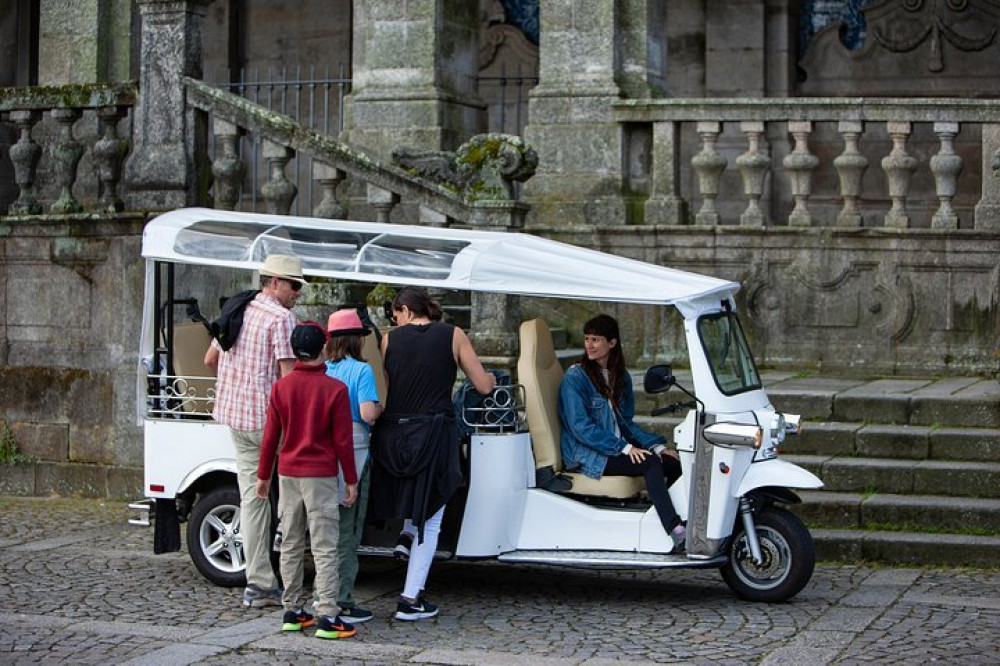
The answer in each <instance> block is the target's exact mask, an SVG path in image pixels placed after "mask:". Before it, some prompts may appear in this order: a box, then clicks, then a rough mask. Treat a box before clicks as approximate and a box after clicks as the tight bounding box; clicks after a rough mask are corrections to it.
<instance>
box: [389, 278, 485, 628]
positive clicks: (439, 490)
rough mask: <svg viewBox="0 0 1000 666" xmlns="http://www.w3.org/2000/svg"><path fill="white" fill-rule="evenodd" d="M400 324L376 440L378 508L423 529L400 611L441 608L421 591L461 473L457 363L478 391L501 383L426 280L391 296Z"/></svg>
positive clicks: (393, 336)
mask: <svg viewBox="0 0 1000 666" xmlns="http://www.w3.org/2000/svg"><path fill="white" fill-rule="evenodd" d="M392 314H393V319H394V320H395V323H396V324H397V327H396V328H394V329H393V330H391V331H390V332H389V333H388V334H387V335H386V336H385V337H384V338H383V339H382V356H383V358H384V363H385V372H386V377H387V379H388V385H389V386H388V394H387V397H386V404H385V411H384V412H383V414H382V417H381V418H380V419H379V421H378V424H377V426H376V428H375V433H374V435H373V440H372V458H373V460H374V462H375V465H374V466H373V467H372V491H373V493H374V499H373V504H372V515H373V517H374V518H376V519H387V518H405V519H409V521H410V522H411V523H412V525H413V526H414V527H415V528H416V530H417V538H416V539H415V540H414V542H413V545H412V547H411V548H410V553H409V562H408V564H407V570H406V583H405V585H404V587H403V594H402V595H401V596H400V599H399V602H398V603H397V605H396V619H398V620H420V619H424V618H429V617H434V616H435V615H437V612H438V609H437V606H435V605H434V604H432V603H430V602H428V601H427V600H426V599H424V598H423V597H422V596H421V592H422V591H423V589H424V584H425V583H426V581H427V574H428V572H429V571H430V566H431V560H432V559H433V557H434V552H435V551H436V550H437V542H438V534H439V532H440V530H441V519H442V517H443V516H444V507H445V504H446V503H447V502H448V500H449V499H450V498H451V496H452V495H453V494H454V492H455V490H456V489H457V488H458V486H459V484H460V483H461V479H462V472H461V468H460V466H459V449H458V431H457V429H456V424H455V418H454V406H453V404H452V390H453V388H454V386H455V379H456V376H457V370H458V368H459V367H461V368H462V371H463V372H464V373H465V375H466V377H468V378H469V380H470V381H471V382H472V384H473V386H475V388H476V390H477V391H479V392H480V393H484V394H485V393H489V392H490V391H492V390H493V387H494V385H495V381H496V380H495V378H494V376H493V375H492V374H490V373H489V372H487V371H486V370H485V369H483V365H482V363H481V362H480V361H479V357H478V356H476V352H475V350H474V349H473V348H472V343H471V342H470V341H469V338H468V336H467V335H466V334H465V332H464V331H462V329H460V328H458V327H457V326H452V325H451V324H446V323H444V322H442V321H441V307H440V306H439V305H438V304H437V303H435V302H434V301H433V300H431V298H430V296H429V295H428V294H427V291H426V290H425V289H422V288H416V287H406V288H404V289H401V290H400V291H399V293H398V294H397V295H396V298H395V300H393V302H392Z"/></svg>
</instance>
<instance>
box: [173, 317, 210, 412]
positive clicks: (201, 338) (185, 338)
mask: <svg viewBox="0 0 1000 666" xmlns="http://www.w3.org/2000/svg"><path fill="white" fill-rule="evenodd" d="M211 343H212V336H211V335H209V333H208V329H206V328H205V326H204V325H203V324H201V323H200V322H196V321H191V322H183V323H179V324H174V372H175V373H177V376H178V377H181V378H188V377H197V378H198V379H186V380H185V381H186V382H187V385H188V388H189V389H190V391H189V395H190V396H193V397H195V398H198V399H196V400H188V401H186V402H185V403H184V411H185V412H189V413H193V414H211V413H212V407H213V406H214V405H215V401H214V400H208V398H209V397H210V396H211V395H214V389H215V379H214V378H212V377H213V376H214V375H215V373H214V372H212V370H210V369H209V367H208V366H207V365H205V352H206V351H208V346H209V345H210V344H211Z"/></svg>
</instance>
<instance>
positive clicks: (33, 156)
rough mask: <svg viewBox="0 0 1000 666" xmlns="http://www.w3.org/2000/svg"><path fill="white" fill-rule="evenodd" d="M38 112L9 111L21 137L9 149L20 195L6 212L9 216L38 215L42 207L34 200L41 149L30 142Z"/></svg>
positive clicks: (40, 115) (38, 116)
mask: <svg viewBox="0 0 1000 666" xmlns="http://www.w3.org/2000/svg"><path fill="white" fill-rule="evenodd" d="M41 117H42V114H41V113H40V112H38V111H27V110H26V111H11V113H10V120H11V122H12V123H14V125H16V126H17V129H18V130H19V132H20V134H21V136H20V138H19V139H18V140H17V143H15V144H13V145H12V146H11V147H10V161H11V162H12V163H13V164H14V181H15V182H16V183H17V186H18V188H19V189H20V193H19V194H18V196H17V201H15V202H14V203H12V204H11V205H10V206H9V207H8V208H7V211H8V212H9V213H10V214H11V215H38V214H39V213H41V212H42V205H41V204H40V203H38V199H36V198H35V170H36V169H37V168H38V160H39V158H41V156H42V147H41V146H39V145H38V144H37V143H35V142H34V141H32V140H31V128H32V127H34V126H35V124H36V123H37V122H38V121H39V120H40V119H41Z"/></svg>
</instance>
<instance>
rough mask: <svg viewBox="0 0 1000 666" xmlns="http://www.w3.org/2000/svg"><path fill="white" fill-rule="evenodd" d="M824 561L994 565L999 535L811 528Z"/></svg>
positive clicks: (961, 565)
mask: <svg viewBox="0 0 1000 666" xmlns="http://www.w3.org/2000/svg"><path fill="white" fill-rule="evenodd" d="M810 531H811V532H812V536H813V541H814V542H815V544H816V557H817V559H819V560H820V561H825V562H854V563H857V562H882V563H884V564H892V565H919V566H927V565H941V566H953V567H995V566H996V563H997V553H1000V537H998V536H969V535H964V534H926V533H922V532H887V531H868V530H823V529H817V530H810Z"/></svg>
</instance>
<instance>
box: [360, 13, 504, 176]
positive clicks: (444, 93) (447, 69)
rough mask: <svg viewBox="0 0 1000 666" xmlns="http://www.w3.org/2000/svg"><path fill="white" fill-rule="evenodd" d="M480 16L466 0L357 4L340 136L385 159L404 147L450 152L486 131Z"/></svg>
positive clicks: (387, 159)
mask: <svg viewBox="0 0 1000 666" xmlns="http://www.w3.org/2000/svg"><path fill="white" fill-rule="evenodd" d="M479 18H480V16H479V3H477V2H468V0H407V2H399V1H398V0H367V1H365V2H360V1H356V2H354V52H353V56H352V57H353V62H352V69H353V81H352V88H351V93H350V94H349V95H348V96H347V98H346V99H345V101H344V110H345V123H344V132H343V134H342V137H343V139H344V140H345V141H347V142H348V143H350V144H351V145H352V146H355V147H358V148H361V149H363V150H366V151H368V152H370V153H372V154H373V155H374V156H375V157H377V158H379V159H381V160H385V161H386V162H388V161H389V158H390V156H391V154H392V151H393V149H395V148H398V147H401V146H403V147H407V148H415V149H418V150H455V149H456V148H457V147H458V146H459V145H460V144H461V143H462V142H463V141H465V140H466V139H468V138H469V137H470V136H472V135H474V134H477V133H479V132H482V131H484V130H485V127H486V107H485V105H484V104H483V103H482V100H480V98H479V95H478V93H477V92H476V90H477V78H476V77H477V74H478V71H477V67H478V56H477V54H478V34H479Z"/></svg>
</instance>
